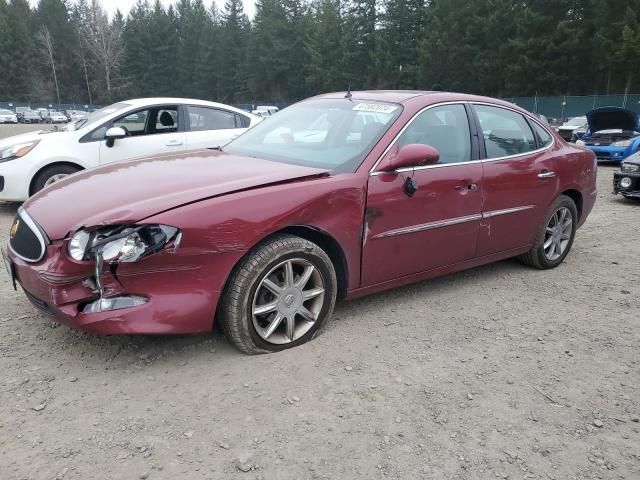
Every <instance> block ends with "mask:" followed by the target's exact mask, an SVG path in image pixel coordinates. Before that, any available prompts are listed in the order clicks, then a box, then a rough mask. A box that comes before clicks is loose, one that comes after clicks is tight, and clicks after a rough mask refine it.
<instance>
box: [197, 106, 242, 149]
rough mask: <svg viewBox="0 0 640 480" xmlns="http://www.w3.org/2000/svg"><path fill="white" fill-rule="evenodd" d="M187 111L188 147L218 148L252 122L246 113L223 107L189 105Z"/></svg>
mask: <svg viewBox="0 0 640 480" xmlns="http://www.w3.org/2000/svg"><path fill="white" fill-rule="evenodd" d="M185 110H186V112H187V115H186V117H187V119H188V127H187V148H188V149H189V150H195V149H200V148H217V147H222V146H224V145H225V144H227V143H229V142H230V141H231V140H233V139H234V138H236V137H238V136H239V135H240V134H242V133H244V132H245V131H246V130H247V128H249V126H250V124H251V120H250V118H249V117H247V116H246V115H242V114H240V113H236V112H232V111H230V110H224V109H221V108H213V107H204V106H199V105H189V106H186V107H185Z"/></svg>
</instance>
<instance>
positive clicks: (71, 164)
mask: <svg viewBox="0 0 640 480" xmlns="http://www.w3.org/2000/svg"><path fill="white" fill-rule="evenodd" d="M51 167H73V168H77V169H78V171H80V170H84V169H85V168H84V167H83V166H82V165H80V164H78V163H75V162H70V161H57V162H52V163H47V164H46V165H43V166H42V167H40V168H39V169H38V171H36V173H34V174H33V176H32V177H31V181H30V182H29V195H33V193H34V192H33V186H34V184H35V182H36V179H37V178H38V176H39V175H40V174H41V173H42V172H43V171H45V170H46V169H48V168H51Z"/></svg>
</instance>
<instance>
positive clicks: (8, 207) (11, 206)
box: [0, 201, 22, 216]
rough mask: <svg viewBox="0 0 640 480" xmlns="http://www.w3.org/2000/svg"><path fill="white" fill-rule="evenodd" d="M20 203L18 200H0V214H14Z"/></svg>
mask: <svg viewBox="0 0 640 480" xmlns="http://www.w3.org/2000/svg"><path fill="white" fill-rule="evenodd" d="M20 205H22V203H19V202H2V201H0V214H3V213H4V214H6V215H11V216H14V215H15V214H16V212H17V211H18V208H20Z"/></svg>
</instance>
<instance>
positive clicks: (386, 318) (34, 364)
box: [0, 131, 640, 480]
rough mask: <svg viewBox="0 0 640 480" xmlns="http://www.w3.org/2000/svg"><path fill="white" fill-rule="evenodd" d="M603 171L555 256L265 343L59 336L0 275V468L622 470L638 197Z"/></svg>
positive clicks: (448, 473) (216, 474) (630, 386)
mask: <svg viewBox="0 0 640 480" xmlns="http://www.w3.org/2000/svg"><path fill="white" fill-rule="evenodd" d="M0 135H2V132H1V131H0ZM613 171H614V168H613V167H600V172H599V174H600V178H599V188H600V195H599V199H598V202H597V204H596V207H595V210H594V211H593V213H592V214H591V217H590V218H589V220H588V222H587V224H586V225H585V226H584V227H583V228H582V229H581V230H580V231H579V232H578V235H577V238H576V241H575V244H574V247H573V251H572V253H571V254H570V256H569V257H568V259H567V261H566V263H564V264H563V265H561V266H560V267H559V268H558V269H556V270H553V271H544V272H541V271H536V270H532V269H529V268H526V267H524V266H522V265H520V264H519V263H517V262H515V261H505V262H500V263H497V264H493V265H489V266H485V267H481V268H476V269H473V270H470V271H467V272H464V273H460V274H456V275H452V276H449V277H445V278H441V279H438V280H434V281H430V282H425V283H420V284H417V285H413V286H409V287H406V288H400V289H396V290H393V291H390V292H386V293H382V294H378V295H374V296H371V297H368V298H364V299H361V300H357V301H352V302H347V303H344V302H343V303H341V304H339V305H338V306H337V309H336V312H335V315H334V317H333V320H332V321H331V322H330V323H329V324H328V326H327V328H326V330H325V332H324V334H323V335H320V336H319V337H318V338H317V339H316V340H314V341H313V342H311V343H309V344H307V345H305V346H302V347H300V348H296V349H294V350H289V351H286V352H283V353H279V354H273V355H266V356H256V357H247V356H244V355H242V354H240V353H238V352H237V351H236V350H235V349H233V348H232V347H231V346H230V345H229V344H228V343H227V342H226V341H225V339H224V338H223V337H221V336H220V335H219V334H218V333H214V334H213V335H202V336H181V337H96V336H90V335H86V334H82V333H78V332H75V331H72V330H69V329H68V328H66V327H59V326H57V325H56V324H54V323H53V322H52V321H51V320H50V319H48V318H46V317H44V316H43V315H41V314H39V313H38V312H37V311H36V310H35V309H34V308H33V307H32V306H31V305H30V304H29V303H28V301H27V300H26V298H25V297H24V295H23V294H21V293H15V292H13V291H12V290H11V288H10V286H9V281H8V277H7V276H6V275H4V273H3V272H0V273H1V274H0V304H1V308H0V479H2V480H5V479H54V478H64V479H88V478H109V479H137V478H149V479H177V478H179V479H192V478H193V479H204V478H211V479H252V480H253V479H265V480H272V479H306V478H309V479H315V478H332V479H373V478H394V479H423V478H424V479H489V478H510V479H524V478H535V479H591V478H603V479H638V478H640V423H638V422H639V421H640V371H639V362H640V355H639V353H638V352H639V347H640V315H639V314H640V308H639V307H640V287H639V286H638V285H639V281H640V260H639V259H640V257H639V256H638V252H637V249H638V245H639V244H638V224H639V222H638V219H639V213H640V210H639V209H640V205H639V204H637V203H632V202H628V201H624V200H621V199H619V198H616V197H614V196H613V195H611V194H610V193H609V192H610V190H611V178H612V174H613ZM16 208H17V205H15V204H1V203H0V242H2V244H4V243H5V242H6V240H7V235H8V229H9V225H10V222H11V219H12V216H13V215H14V213H15V211H16ZM242 470H246V471H242Z"/></svg>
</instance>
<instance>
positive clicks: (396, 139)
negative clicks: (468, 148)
mask: <svg viewBox="0 0 640 480" xmlns="http://www.w3.org/2000/svg"><path fill="white" fill-rule="evenodd" d="M443 105H471V106H473V105H486V106H488V107H496V108H504V109H505V110H510V111H512V112H515V113H519V114H520V115H522V116H525V117H526V118H527V119H529V120H531V121H533V122H535V123H537V124H538V125H539V126H540V127H542V129H543V130H545V131H546V132H547V133H549V134H550V135H551V143H550V144H549V145H546V146H544V147H541V148H538V149H536V150H531V151H530V152H525V153H518V154H517V155H507V156H505V157H497V158H484V159H480V160H471V161H469V162H458V163H441V164H438V165H425V166H421V167H415V168H399V169H398V170H394V172H395V173H405V172H414V171H417V170H429V169H431V168H442V167H453V166H456V165H470V164H473V163H488V162H497V161H500V160H511V159H514V158H520V157H524V156H527V155H535V154H537V153H541V152H544V151H545V150H550V149H551V148H552V147H553V146H555V144H556V136H555V135H554V134H553V133H551V132H550V131H549V129H548V128H547V127H545V126H544V125H542V123H540V122H539V121H537V120H536V119H535V117H533V116H531V115H526V114H525V113H523V112H521V111H519V110H516V109H515V108H510V107H508V106H506V105H497V104H494V103H488V102H471V101H462V100H458V101H454V102H442V103H434V104H433V105H428V106H426V107H425V108H423V109H422V110H420V111H418V112H417V113H416V114H415V115H414V116H413V117H411V119H410V120H409V121H408V122H407V124H406V125H405V126H404V127H402V130H400V131H399V132H398V133H397V135H396V136H395V137H394V138H393V140H392V141H391V142H390V143H389V146H388V147H387V148H386V149H385V150H384V152H382V154H381V155H380V157H378V160H376V163H375V164H374V165H373V168H371V170H369V176H372V177H375V176H378V175H382V174H384V173H391V172H376V171H375V169H376V168H378V165H379V164H380V162H381V161H382V159H383V158H384V156H385V155H386V154H387V153H389V150H391V147H392V146H393V145H394V144H395V143H396V142H397V141H398V138H400V135H402V134H403V133H404V131H405V130H406V129H407V128H409V126H411V124H412V123H413V122H414V120H415V119H416V118H417V117H418V115H420V114H421V113H422V112H425V111H427V110H429V109H431V108H435V107H441V106H443Z"/></svg>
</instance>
